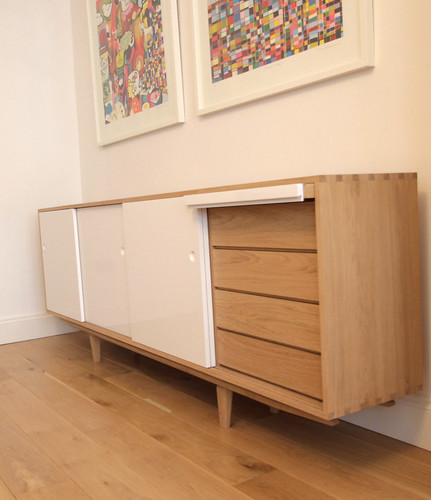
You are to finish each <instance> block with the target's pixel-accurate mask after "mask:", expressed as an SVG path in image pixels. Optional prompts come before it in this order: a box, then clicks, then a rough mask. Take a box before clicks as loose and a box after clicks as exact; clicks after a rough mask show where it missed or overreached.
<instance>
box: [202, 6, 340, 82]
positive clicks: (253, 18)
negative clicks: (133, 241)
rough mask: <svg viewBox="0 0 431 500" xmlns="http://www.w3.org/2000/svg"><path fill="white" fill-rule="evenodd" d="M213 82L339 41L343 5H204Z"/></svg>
mask: <svg viewBox="0 0 431 500" xmlns="http://www.w3.org/2000/svg"><path fill="white" fill-rule="evenodd" d="M208 26H209V37H210V52H211V73H212V82H213V83H216V82H219V81H222V80H226V79H227V78H231V77H232V76H235V75H240V74H242V73H245V72H247V71H250V70H253V69H256V68H259V67H262V66H266V65H268V64H271V63H273V62H276V61H280V60H282V59H285V58H287V57H290V56H293V55H295V54H299V53H301V52H303V51H306V50H309V49H312V48H314V47H318V46H319V45H323V44H325V43H328V42H331V41H333V40H337V39H339V38H341V37H342V36H343V15H342V0H217V1H215V2H214V1H213V0H208Z"/></svg>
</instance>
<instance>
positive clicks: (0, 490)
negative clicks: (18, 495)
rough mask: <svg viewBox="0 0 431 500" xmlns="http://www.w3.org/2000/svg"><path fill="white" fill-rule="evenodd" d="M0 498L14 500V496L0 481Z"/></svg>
mask: <svg viewBox="0 0 431 500" xmlns="http://www.w3.org/2000/svg"><path fill="white" fill-rule="evenodd" d="M0 498H1V499H2V500H14V498H15V497H14V496H13V495H12V492H11V491H10V489H9V488H8V487H7V486H6V485H5V483H4V482H3V481H2V480H1V479H0Z"/></svg>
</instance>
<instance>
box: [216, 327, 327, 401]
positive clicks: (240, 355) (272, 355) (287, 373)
mask: <svg viewBox="0 0 431 500" xmlns="http://www.w3.org/2000/svg"><path fill="white" fill-rule="evenodd" d="M216 341H217V363H218V364H219V365H221V366H225V367H228V368H232V369H234V370H237V371H239V372H242V373H247V374H250V375H253V376H254V377H256V378H259V379H262V380H266V381H268V382H272V383H274V384H277V385H280V386H282V387H287V388H289V389H292V390H294V391H297V392H300V393H302V394H307V395H308V396H311V397H314V398H316V399H321V398H322V377H321V358H320V355H318V354H314V353H310V352H305V351H301V350H299V349H292V348H290V347H285V346H281V345H278V344H273V343H271V342H265V341H262V340H258V339H255V338H251V337H247V336H245V335H237V334H235V333H230V332H225V331H223V330H220V329H217V333H216Z"/></svg>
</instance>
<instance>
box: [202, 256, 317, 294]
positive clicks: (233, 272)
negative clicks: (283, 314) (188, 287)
mask: <svg viewBox="0 0 431 500" xmlns="http://www.w3.org/2000/svg"><path fill="white" fill-rule="evenodd" d="M211 257H212V262H211V266H212V277H213V286H214V287H215V288H227V289H230V290H241V291H246V292H251V293H257V294H265V295H275V296H280V297H289V298H296V299H302V300H308V301H318V284H317V254H315V253H297V252H271V251H254V250H226V249H212V251H211Z"/></svg>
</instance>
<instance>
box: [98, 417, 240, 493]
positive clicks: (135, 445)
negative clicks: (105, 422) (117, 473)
mask: <svg viewBox="0 0 431 500" xmlns="http://www.w3.org/2000/svg"><path fill="white" fill-rule="evenodd" d="M140 434H142V433H141V432H140V431H138V429H136V428H133V427H130V426H129V427H128V428H127V429H121V430H119V429H105V430H104V431H97V432H95V433H92V435H91V437H92V438H93V439H95V440H96V441H97V442H99V443H100V444H102V445H104V446H106V448H107V449H109V450H110V455H112V456H113V457H114V458H115V459H116V460H117V461H121V463H123V464H125V465H127V467H128V468H130V469H131V470H134V471H135V472H137V473H138V474H140V475H142V476H144V477H146V478H148V479H152V481H153V482H154V483H155V484H157V485H158V488H159V491H158V495H160V498H175V499H184V500H187V499H192V498H203V497H205V498H208V499H214V500H218V499H221V498H245V497H244V496H243V495H242V494H239V492H238V491H236V490H235V489H234V488H232V487H231V486H229V485H228V484H227V483H226V482H225V481H224V480H223V478H222V477H221V476H217V475H214V474H211V473H208V471H207V470H205V468H204V467H201V466H199V465H198V464H196V463H194V462H192V461H190V460H188V459H186V458H184V457H183V456H181V455H179V454H178V453H176V452H175V451H174V450H173V449H172V448H170V447H167V446H164V445H161V444H159V443H158V442H157V441H154V443H155V444H154V445H153V446H150V447H149V446H145V444H144V446H140V443H141V437H140ZM204 492H205V493H204Z"/></svg>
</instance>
